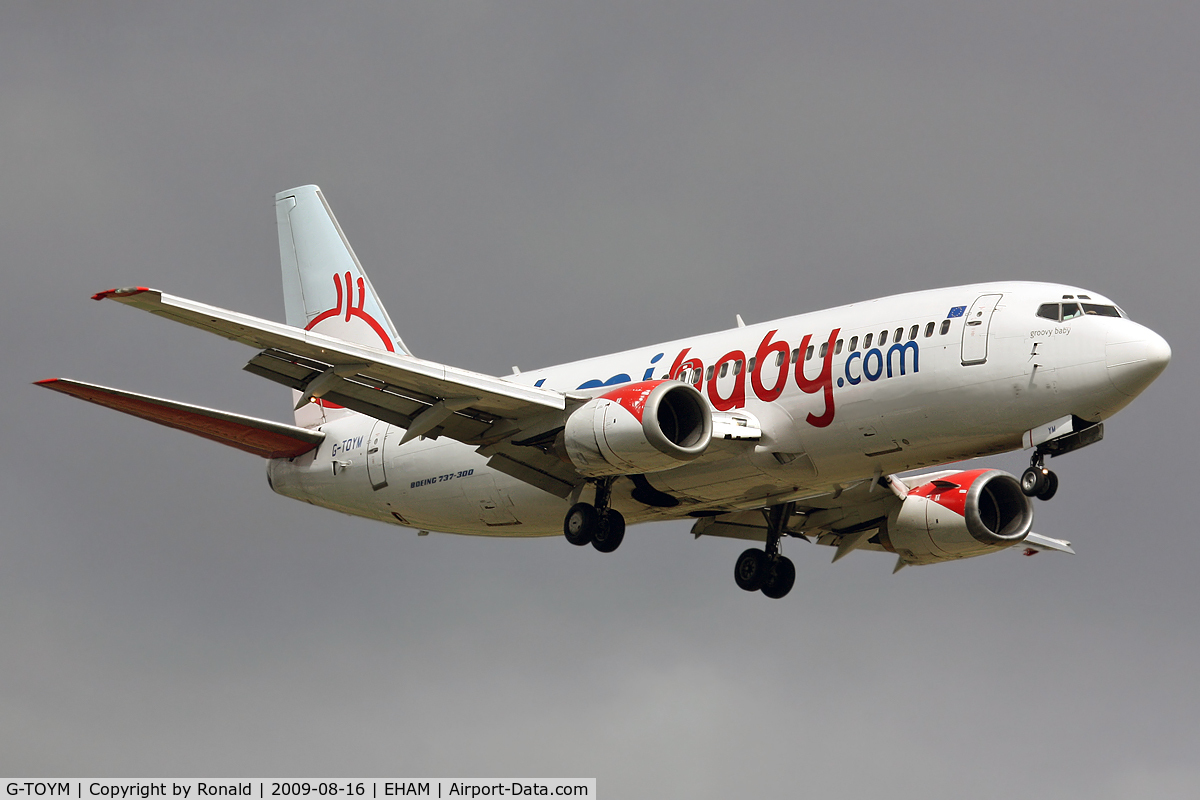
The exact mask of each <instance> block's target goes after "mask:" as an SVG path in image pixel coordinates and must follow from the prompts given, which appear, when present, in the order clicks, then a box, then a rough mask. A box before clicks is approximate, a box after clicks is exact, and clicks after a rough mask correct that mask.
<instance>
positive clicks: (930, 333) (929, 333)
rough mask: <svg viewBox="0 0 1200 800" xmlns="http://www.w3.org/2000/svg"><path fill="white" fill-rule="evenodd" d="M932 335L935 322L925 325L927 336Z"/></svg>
mask: <svg viewBox="0 0 1200 800" xmlns="http://www.w3.org/2000/svg"><path fill="white" fill-rule="evenodd" d="M930 336H933V323H932V322H931V323H929V324H928V325H926V326H925V338H926V339H928V338H929V337H930Z"/></svg>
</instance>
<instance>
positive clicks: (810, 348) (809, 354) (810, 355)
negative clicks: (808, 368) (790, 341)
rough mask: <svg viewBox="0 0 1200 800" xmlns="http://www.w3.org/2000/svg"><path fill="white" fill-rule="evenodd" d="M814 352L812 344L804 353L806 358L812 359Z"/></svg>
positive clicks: (807, 359)
mask: <svg viewBox="0 0 1200 800" xmlns="http://www.w3.org/2000/svg"><path fill="white" fill-rule="evenodd" d="M812 354H813V346H812V345H811V344H810V345H809V346H808V352H807V353H805V354H804V360H805V361H812Z"/></svg>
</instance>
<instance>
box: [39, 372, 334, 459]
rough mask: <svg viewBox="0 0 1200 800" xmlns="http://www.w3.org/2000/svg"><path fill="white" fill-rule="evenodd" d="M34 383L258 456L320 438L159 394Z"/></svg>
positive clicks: (286, 454)
mask: <svg viewBox="0 0 1200 800" xmlns="http://www.w3.org/2000/svg"><path fill="white" fill-rule="evenodd" d="M37 385H38V386H44V387H45V388H47V389H53V390H54V391H56V392H62V393H63V394H69V395H71V396H72V397H78V398H79V399H80V400H87V401H88V402H89V403H95V404H97V405H101V406H105V407H107V408H112V409H115V410H117V411H121V412H124V413H126V414H132V415H133V416H135V417H141V418H142V419H148V420H150V421H151V422H157V423H158V424H159V425H166V426H167V427H168V428H175V429H176V430H181V431H187V432H188V433H194V434H196V435H197V436H203V437H204V438H205V439H211V440H212V441H214V442H220V443H221V444H227V445H229V446H230V447H236V448H237V449H239V450H244V451H246V452H247V453H253V454H254V455H256V456H262V457H263V458H294V457H296V456H302V455H304V454H305V453H307V452H308V451H310V450H313V449H315V448H316V447H317V445H319V444H320V443H321V442H322V440H324V438H325V434H323V433H321V432H320V431H310V430H308V429H307V428H297V427H296V426H294V425H284V424H282V423H279V422H271V421H270V420H265V419H255V418H254V417H246V416H242V415H241V414H231V413H229V412H228V411H217V410H216V409H212V408H203V407H201V406H194V405H190V404H188V403H179V402H176V401H174V400H164V399H163V398H161V397H150V396H149V395H144V394H135V393H133V392H125V391H121V390H120V389H110V388H108V387H107V386H96V385H95V384H91V383H82V382H80V381H70V380H65V379H62V378H51V379H49V380H45V381H38V382H37Z"/></svg>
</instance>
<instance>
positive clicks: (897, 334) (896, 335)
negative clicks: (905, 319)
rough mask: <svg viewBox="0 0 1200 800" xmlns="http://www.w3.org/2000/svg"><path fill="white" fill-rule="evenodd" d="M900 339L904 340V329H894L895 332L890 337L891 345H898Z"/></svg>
mask: <svg viewBox="0 0 1200 800" xmlns="http://www.w3.org/2000/svg"><path fill="white" fill-rule="evenodd" d="M902 338H904V328H896V332H895V333H894V334H893V335H892V344H900V340H901V339H902Z"/></svg>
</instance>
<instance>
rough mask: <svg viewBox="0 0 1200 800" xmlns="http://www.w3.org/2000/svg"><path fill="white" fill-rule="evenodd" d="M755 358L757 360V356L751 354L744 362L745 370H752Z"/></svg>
mask: <svg viewBox="0 0 1200 800" xmlns="http://www.w3.org/2000/svg"><path fill="white" fill-rule="evenodd" d="M757 360H758V356H753V357H752V358H751V359H750V360H749V361H747V362H746V371H747V372H754V362H755V361H757Z"/></svg>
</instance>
